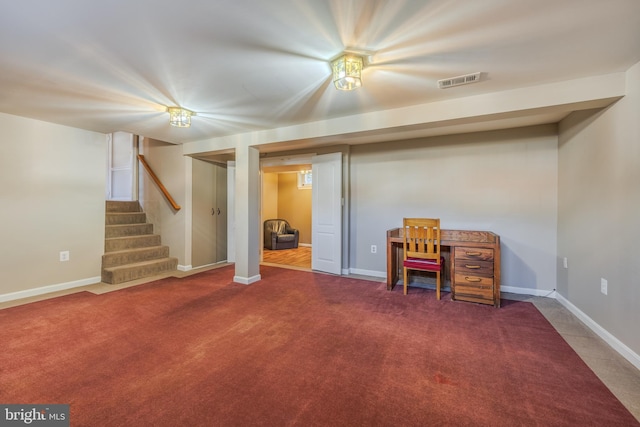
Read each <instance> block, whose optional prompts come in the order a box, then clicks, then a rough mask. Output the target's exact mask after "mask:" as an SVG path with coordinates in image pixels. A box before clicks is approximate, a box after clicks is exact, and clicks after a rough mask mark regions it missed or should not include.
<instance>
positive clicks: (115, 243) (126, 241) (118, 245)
mask: <svg viewBox="0 0 640 427" xmlns="http://www.w3.org/2000/svg"><path fill="white" fill-rule="evenodd" d="M146 221H147V216H146V214H145V213H144V211H143V210H142V209H141V207H140V204H139V203H138V202H137V201H133V202H131V201H125V202H120V201H107V202H106V216H105V240H104V251H105V253H104V255H103V256H102V281H103V282H105V283H111V284H117V283H123V282H128V281H131V280H136V279H141V278H144V277H151V276H155V275H158V274H161V273H165V272H167V271H173V270H176V269H177V267H178V259H177V258H173V257H169V247H168V246H162V245H161V244H160V241H161V239H160V236H159V235H157V234H153V224H151V223H148V222H146Z"/></svg>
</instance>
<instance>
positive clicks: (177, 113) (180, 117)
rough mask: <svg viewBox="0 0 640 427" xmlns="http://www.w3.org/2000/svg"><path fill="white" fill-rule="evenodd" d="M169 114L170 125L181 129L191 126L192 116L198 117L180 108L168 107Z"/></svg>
mask: <svg viewBox="0 0 640 427" xmlns="http://www.w3.org/2000/svg"><path fill="white" fill-rule="evenodd" d="M167 112H168V113H169V124H170V125H171V126H175V127H179V128H188V127H189V126H191V116H195V115H196V113H194V112H193V111H189V110H185V109H184V108H180V107H167Z"/></svg>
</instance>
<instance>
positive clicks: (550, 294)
mask: <svg viewBox="0 0 640 427" xmlns="http://www.w3.org/2000/svg"><path fill="white" fill-rule="evenodd" d="M500 292H509V293H512V294H520V295H532V296H535V297H546V298H555V297H556V290H555V289H531V288H518V287H515V286H500Z"/></svg>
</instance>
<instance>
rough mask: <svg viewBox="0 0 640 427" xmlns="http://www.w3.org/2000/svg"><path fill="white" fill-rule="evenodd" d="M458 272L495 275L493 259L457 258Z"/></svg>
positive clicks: (461, 273) (471, 274)
mask: <svg viewBox="0 0 640 427" xmlns="http://www.w3.org/2000/svg"><path fill="white" fill-rule="evenodd" d="M456 273H457V274H460V275H466V276H481V277H493V261H475V260H464V259H456Z"/></svg>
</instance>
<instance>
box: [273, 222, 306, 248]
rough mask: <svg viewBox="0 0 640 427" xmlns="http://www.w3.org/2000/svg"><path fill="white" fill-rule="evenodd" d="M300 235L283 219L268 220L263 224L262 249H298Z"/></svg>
mask: <svg viewBox="0 0 640 427" xmlns="http://www.w3.org/2000/svg"><path fill="white" fill-rule="evenodd" d="M299 239H300V235H299V232H298V230H296V229H295V228H291V226H290V225H289V223H288V222H287V221H285V220H284V219H268V220H266V221H265V222H264V247H265V248H267V249H292V248H297V247H298V240H299Z"/></svg>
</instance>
